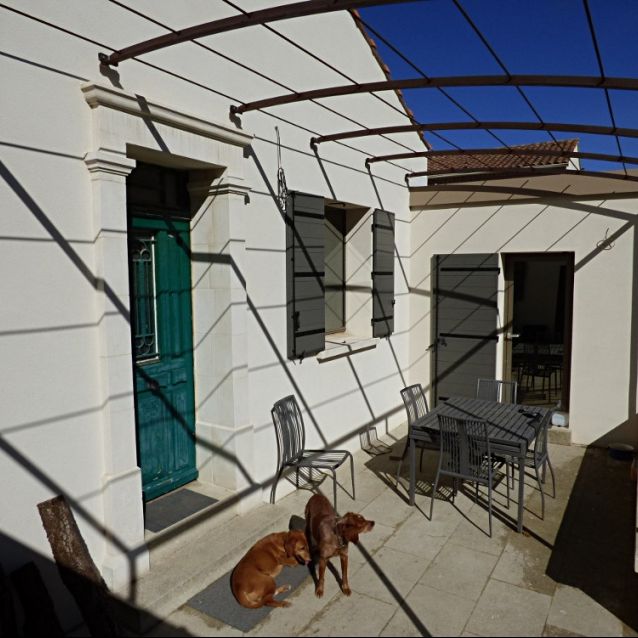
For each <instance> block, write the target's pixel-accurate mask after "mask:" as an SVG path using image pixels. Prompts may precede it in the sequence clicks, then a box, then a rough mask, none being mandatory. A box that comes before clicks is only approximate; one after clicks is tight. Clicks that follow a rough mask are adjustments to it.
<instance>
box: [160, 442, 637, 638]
mask: <svg viewBox="0 0 638 638" xmlns="http://www.w3.org/2000/svg"><path fill="white" fill-rule="evenodd" d="M400 431H401V430H399V432H400ZM385 440H386V441H387V442H388V443H390V444H392V445H393V448H394V449H393V452H392V454H398V453H399V452H400V451H401V449H402V447H403V444H404V441H405V439H404V438H403V439H399V440H398V441H397V440H396V439H395V438H393V437H392V436H390V437H386V438H385ZM550 458H551V459H552V462H553V464H554V467H555V471H556V476H557V497H556V499H553V498H551V496H548V497H547V498H546V500H545V503H546V511H545V518H544V520H541V519H540V518H539V516H538V515H537V514H540V506H541V502H540V494H539V492H538V489H537V486H536V483H535V481H534V479H533V478H532V476H531V475H530V476H529V477H528V479H527V485H526V498H525V508H526V509H525V518H524V524H525V531H524V533H523V534H518V533H516V532H515V531H514V519H515V516H516V504H515V502H512V503H511V505H510V508H509V510H508V509H507V508H506V502H505V485H504V483H500V484H499V486H498V487H497V493H496V495H495V498H496V506H495V509H496V511H497V512H499V514H497V515H496V516H495V517H494V521H493V522H494V532H493V536H492V538H489V537H488V536H487V529H488V527H487V525H488V517H487V510H486V509H485V505H484V504H480V503H479V504H476V503H475V502H474V500H473V494H474V493H473V490H470V491H467V492H466V493H459V494H458V495H457V497H456V499H455V503H454V504H452V503H451V502H450V501H445V500H443V495H441V498H440V499H437V500H436V501H435V504H434V516H433V520H428V515H429V505H430V497H429V490H430V486H429V481H430V480H431V479H432V478H433V477H434V472H435V469H436V454H435V453H433V452H426V453H425V462H424V468H423V472H422V473H421V474H420V475H419V492H420V493H419V494H418V495H417V502H416V507H414V508H413V507H409V506H408V504H407V497H406V489H405V488H406V485H407V474H408V468H407V466H404V469H403V471H402V474H403V477H402V484H401V487H400V488H399V489H398V491H397V489H396V488H395V481H394V472H396V467H397V461H395V460H391V459H390V454H381V455H378V456H371V455H369V454H366V453H364V452H360V453H358V454H357V455H356V457H355V459H356V463H357V473H356V490H357V499H356V501H353V500H352V499H349V498H348V497H346V495H345V494H344V492H343V491H342V490H341V491H340V492H339V499H340V500H339V510H340V511H342V512H345V511H348V510H353V511H359V512H361V513H362V514H363V515H364V516H366V517H367V518H370V519H374V520H375V521H376V526H375V528H374V530H373V531H372V532H371V533H369V534H366V535H363V536H362V537H361V544H360V546H359V547H356V546H351V548H350V585H351V587H352V590H353V593H352V596H350V597H346V596H344V595H343V594H342V593H341V591H340V590H339V587H338V584H337V582H336V579H335V577H334V576H333V575H332V574H331V573H330V571H329V570H327V571H326V588H325V589H326V593H325V595H324V597H323V598H322V599H317V598H316V597H315V595H314V586H313V583H312V580H311V579H307V581H306V583H305V584H304V585H302V586H301V587H300V588H299V589H298V590H297V591H295V592H294V593H293V594H292V595H291V597H290V599H289V600H290V601H291V602H292V603H293V605H292V607H290V608H287V609H275V610H273V611H272V612H271V613H270V614H269V616H268V617H267V618H266V619H265V620H264V621H263V622H262V623H261V624H259V625H257V626H256V627H255V628H254V629H253V630H252V631H251V632H250V633H249V634H246V635H250V636H312V635H318V636H421V635H426V636H427V635H483V636H499V635H500V636H517V635H526V636H558V635H561V636H573V635H584V636H589V635H591V636H594V635H596V636H621V635H629V636H636V635H638V634H637V633H636V630H637V629H638V575H637V574H635V573H634V572H633V569H632V567H633V542H634V518H633V517H634V515H635V496H634V495H635V484H634V483H632V482H631V480H630V478H629V465H628V463H623V462H620V461H613V460H611V459H609V458H608V456H607V454H606V452H605V451H604V450H597V449H589V450H585V449H584V448H581V447H576V446H571V447H570V446H563V445H551V446H550ZM347 475H348V472H347V470H346V469H342V470H340V477H341V478H342V479H343V481H344V482H345V485H346V487H348V485H349V484H348V482H347V481H348V476H347ZM320 489H322V490H323V491H324V492H325V493H326V494H327V496H328V497H329V498H332V496H331V494H332V485H331V481H330V479H328V480H326V481H325V482H324V483H323V484H322V485H321V486H320ZM547 490H548V491H549V492H550V493H551V481H550V479H549V474H548V483H547ZM309 496H310V492H309V491H308V490H303V489H300V490H298V491H296V492H295V493H293V494H290V495H289V496H287V497H285V498H283V499H281V500H280V501H279V502H278V503H277V504H276V505H274V506H267V507H271V508H272V509H273V512H277V513H278V514H281V513H282V511H283V512H289V513H290V515H291V516H292V515H296V516H303V511H304V506H305V503H306V501H307V499H308V498H309ZM251 516H253V514H247V515H246V516H243V517H238V518H237V526H238V534H241V525H242V521H245V522H246V519H249V518H250V517H251ZM242 554H243V552H240V553H238V556H237V560H238V559H239V558H240V557H241V555H242ZM334 562H335V566H336V567H337V568H338V561H334ZM299 569H303V568H302V567H300V568H299ZM189 634H190V635H199V636H238V635H242V634H241V632H239V631H238V630H236V629H234V628H232V627H228V626H225V625H222V624H221V623H220V622H219V621H217V620H215V619H212V618H210V617H208V616H206V615H204V614H201V613H199V612H196V611H195V610H193V609H192V608H190V607H188V606H182V607H181V608H180V609H178V610H177V611H175V612H173V613H172V614H171V615H170V616H169V617H168V618H166V620H165V622H164V623H162V624H161V625H160V626H158V627H156V628H155V629H154V630H152V632H151V635H189Z"/></svg>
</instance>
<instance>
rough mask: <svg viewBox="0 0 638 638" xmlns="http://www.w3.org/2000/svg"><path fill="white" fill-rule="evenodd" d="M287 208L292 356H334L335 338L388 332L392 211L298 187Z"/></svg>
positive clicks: (338, 341) (340, 341)
mask: <svg viewBox="0 0 638 638" xmlns="http://www.w3.org/2000/svg"><path fill="white" fill-rule="evenodd" d="M286 215H287V241H286V258H287V267H286V275H287V315H288V317H287V319H288V357H289V358H290V359H303V358H304V357H308V356H311V355H318V354H319V353H321V355H319V357H318V358H320V359H325V358H330V357H329V356H325V353H326V352H328V351H329V350H330V351H333V350H335V348H336V347H337V346H340V345H344V344H347V345H348V346H349V347H350V346H353V345H356V344H357V342H366V343H367V346H366V347H372V345H374V344H373V343H371V342H372V341H373V337H382V336H389V335H390V334H391V333H392V330H393V326H394V216H393V215H392V213H387V212H385V211H377V210H371V209H369V208H365V207H362V206H357V205H355V204H349V203H344V202H337V201H334V200H325V199H324V198H322V197H318V196H315V195H310V194H305V193H299V192H294V191H293V192H290V193H289V197H288V202H287V207H286ZM355 349H359V348H351V351H354V350H355Z"/></svg>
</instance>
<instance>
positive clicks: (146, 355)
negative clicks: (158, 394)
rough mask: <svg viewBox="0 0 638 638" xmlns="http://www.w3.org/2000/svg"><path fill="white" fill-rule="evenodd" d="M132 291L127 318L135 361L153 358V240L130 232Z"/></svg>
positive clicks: (154, 316)
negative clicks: (128, 317) (129, 311)
mask: <svg viewBox="0 0 638 638" xmlns="http://www.w3.org/2000/svg"><path fill="white" fill-rule="evenodd" d="M129 259H130V264H131V280H132V287H133V290H132V292H133V294H132V298H131V314H132V317H131V321H132V330H133V348H134V350H135V351H134V356H135V361H136V363H142V362H144V361H149V360H154V359H157V357H158V355H159V352H158V349H157V343H158V340H157V298H156V295H155V289H156V286H155V240H154V237H153V236H152V235H133V236H132V237H131V239H130V241H129Z"/></svg>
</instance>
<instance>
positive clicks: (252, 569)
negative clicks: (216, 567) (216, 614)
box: [230, 530, 310, 609]
mask: <svg viewBox="0 0 638 638" xmlns="http://www.w3.org/2000/svg"><path fill="white" fill-rule="evenodd" d="M309 562H310V551H309V549H308V541H307V540H306V536H305V534H304V533H303V532H302V531H301V530H292V531H290V532H276V533H274V534H269V535H268V536H265V537H264V538H262V539H261V540H260V541H257V542H256V543H255V544H254V545H253V546H252V547H251V548H250V549H249V550H248V551H247V552H246V554H245V556H244V557H243V558H242V559H241V560H240V561H239V563H237V567H235V569H234V570H233V573H232V576H231V579H230V586H231V589H232V590H233V595H234V596H235V598H236V599H237V602H238V603H239V604H240V605H241V606H242V607H248V608H249V609H257V608H258V607H263V606H264V605H267V606H268V607H290V603H289V602H288V601H286V600H275V596H276V595H277V594H280V593H281V592H284V591H288V590H289V589H290V585H283V586H282V587H277V583H275V576H277V575H278V574H279V572H281V570H282V569H283V567H284V565H291V566H295V565H300V564H302V565H307V564H308V563H309Z"/></svg>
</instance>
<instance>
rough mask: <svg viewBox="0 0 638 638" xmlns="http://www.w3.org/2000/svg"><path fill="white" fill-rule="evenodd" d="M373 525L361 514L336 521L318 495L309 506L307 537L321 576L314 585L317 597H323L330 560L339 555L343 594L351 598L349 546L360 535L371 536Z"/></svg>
mask: <svg viewBox="0 0 638 638" xmlns="http://www.w3.org/2000/svg"><path fill="white" fill-rule="evenodd" d="M373 527H374V521H368V520H366V519H365V518H363V516H361V514H354V513H353V512H348V513H347V514H346V515H345V516H341V517H337V515H336V513H335V511H334V508H333V507H332V505H331V504H330V501H329V500H328V499H327V498H326V497H325V496H322V495H321V494H315V495H314V496H312V497H311V498H310V500H309V501H308V503H307V504H306V536H307V537H308V542H309V543H310V553H311V555H312V560H313V563H314V564H318V565H319V576H318V578H317V582H316V585H315V595H316V596H318V597H319V598H321V596H323V581H324V575H325V572H326V565H327V564H328V559H330V558H332V557H333V556H337V554H338V555H339V558H340V559H341V591H342V592H343V593H344V594H345V595H346V596H350V594H351V593H352V591H351V589H350V585H349V583H348V543H358V542H359V534H363V533H364V532H369V531H370V530H371V529H372V528H373Z"/></svg>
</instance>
